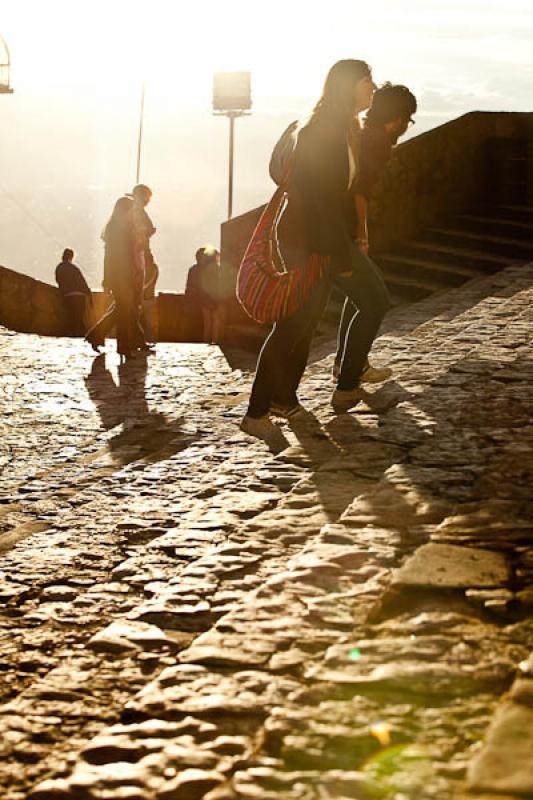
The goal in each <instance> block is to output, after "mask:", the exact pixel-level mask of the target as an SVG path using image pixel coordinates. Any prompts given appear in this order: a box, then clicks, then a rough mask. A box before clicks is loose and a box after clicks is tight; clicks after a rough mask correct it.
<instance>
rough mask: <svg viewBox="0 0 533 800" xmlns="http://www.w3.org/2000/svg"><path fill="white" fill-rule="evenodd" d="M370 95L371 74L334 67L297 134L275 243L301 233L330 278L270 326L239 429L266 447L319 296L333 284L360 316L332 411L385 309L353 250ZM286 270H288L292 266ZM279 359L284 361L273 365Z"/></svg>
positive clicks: (349, 389) (367, 267)
mask: <svg viewBox="0 0 533 800" xmlns="http://www.w3.org/2000/svg"><path fill="white" fill-rule="evenodd" d="M374 89H375V86H374V83H373V81H372V75H371V71H370V68H369V66H368V65H367V64H366V63H365V62H364V61H356V60H345V61H339V62H337V63H336V64H334V65H333V67H332V68H331V70H330V71H329V73H328V76H327V78H326V82H325V85H324V91H323V93H322V97H321V98H320V100H319V101H318V103H317V105H316V106H315V109H314V111H313V113H312V115H311V117H310V119H309V120H308V121H307V122H306V123H305V124H304V125H302V126H301V127H300V129H299V133H298V139H297V143H296V148H295V151H294V157H293V166H292V172H291V179H290V183H289V186H288V192H287V195H288V204H287V209H286V211H285V214H284V217H285V225H283V222H284V219H283V217H282V219H281V222H280V228H279V229H278V230H279V238H280V242H281V243H283V239H284V233H285V235H287V233H288V231H289V230H290V229H291V226H294V225H295V224H297V225H300V226H301V230H300V236H299V238H300V242H301V244H302V248H301V249H302V251H303V252H302V256H303V257H305V258H307V257H308V255H310V254H312V253H319V254H321V255H324V256H327V257H328V260H329V270H328V273H327V275H326V277H325V279H324V280H323V281H322V283H321V284H319V286H318V287H317V289H316V291H315V292H314V293H313V295H312V299H310V300H309V301H308V302H307V303H306V304H305V305H304V307H303V308H302V309H300V311H299V312H297V314H296V315H294V316H293V317H291V318H289V319H286V320H281V321H280V322H278V323H276V324H275V325H274V328H273V330H272V332H271V334H270V335H269V337H268V339H267V340H266V342H265V344H264V345H263V348H262V350H261V353H260V355H259V361H258V365H257V371H256V377H255V381H254V386H253V388H252V393H251V397H250V403H249V406H248V411H247V413H246V416H245V417H244V419H243V421H242V423H241V429H242V430H243V431H245V432H246V433H249V434H250V435H253V436H257V437H258V438H262V439H265V440H266V441H267V442H269V441H275V440H277V439H278V437H279V429H278V428H277V426H275V425H274V424H273V423H272V422H271V421H270V419H269V417H268V414H269V411H270V406H271V403H272V400H273V394H272V392H273V387H275V385H276V384H279V383H280V382H285V380H286V376H287V369H288V368H290V364H291V359H292V356H293V354H294V353H295V352H297V351H299V350H301V343H302V342H305V341H306V340H307V339H308V337H309V325H311V326H312V328H314V325H315V324H316V318H315V317H314V315H313V314H312V313H310V311H314V303H315V302H316V298H317V297H318V298H320V297H321V292H325V291H327V288H326V287H328V286H331V284H334V285H336V286H337V287H338V288H340V289H341V291H342V292H343V293H344V294H346V295H347V296H348V297H350V298H351V299H352V300H353V302H355V303H356V305H357V307H358V308H359V309H360V310H361V311H360V313H359V314H358V315H357V317H356V318H355V320H353V321H352V323H351V325H350V329H349V331H348V337H347V347H346V349H345V353H344V355H343V362H342V365H341V370H340V375H339V380H338V384H337V390H336V392H335V393H334V396H333V398H332V402H333V404H334V406H335V407H337V408H339V406H341V405H342V406H343V407H346V408H349V407H350V405H353V404H354V403H355V402H357V400H358V399H359V397H357V400H356V399H355V396H356V389H357V386H358V382H359V377H360V374H361V372H362V371H363V367H364V363H365V360H366V356H367V353H368V351H369V350H370V347H371V345H372V342H373V340H374V337H375V335H376V333H377V331H378V328H379V325H380V323H381V320H382V318H383V316H384V314H385V312H386V310H387V308H388V307H389V298H388V293H387V290H386V288H385V284H384V282H383V279H382V278H381V275H380V273H379V271H378V269H377V267H376V266H375V265H374V264H373V263H372V262H371V261H370V260H369V259H368V257H367V256H366V255H365V254H364V253H362V252H361V250H360V249H359V248H358V247H357V244H356V238H357V216H356V209H355V198H354V183H355V178H356V174H357V168H358V160H359V138H360V130H359V121H358V116H357V115H358V114H359V113H360V112H361V111H363V110H365V109H366V108H368V107H369V106H370V104H371V101H372V94H373V91H374ZM291 216H292V220H291ZM284 228H285V231H284ZM285 246H286V250H285V252H287V250H289V251H290V255H292V254H293V253H294V254H295V253H297V251H298V242H297V241H295V242H287V241H286V244H285ZM289 261H290V259H289ZM287 266H288V268H289V269H290V263H289V264H287ZM281 352H283V353H284V356H283V359H282V360H281V361H279V360H278V356H279V354H280V353H281ZM298 364H300V361H299V360H298ZM348 365H350V366H348ZM354 366H355V369H356V373H355V374H354V373H353V367H354ZM280 376H282V377H280Z"/></svg>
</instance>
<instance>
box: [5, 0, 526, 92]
mask: <svg viewBox="0 0 533 800" xmlns="http://www.w3.org/2000/svg"><path fill="white" fill-rule="evenodd" d="M0 33H1V34H2V35H3V36H4V37H5V38H6V40H7V41H8V43H9V44H10V47H11V51H12V60H13V83H14V84H16V85H17V87H18V90H19V91H20V92H22V91H24V92H28V93H39V92H42V91H43V90H45V91H49V90H51V89H53V90H54V91H61V90H64V91H67V92H68V90H75V91H76V92H78V93H79V97H80V99H83V92H88V93H89V94H90V95H91V96H93V95H95V96H96V97H98V99H99V100H100V101H101V100H104V99H106V98H107V99H108V101H109V102H110V103H113V102H115V100H116V98H117V97H119V98H120V97H122V98H124V97H126V96H128V95H129V94H130V92H135V90H136V86H137V84H138V81H139V80H140V78H141V76H143V77H144V78H146V80H147V83H148V85H149V87H150V91H151V92H152V94H153V96H154V97H157V98H159V99H160V100H161V101H164V102H171V103H173V104H174V103H179V104H180V106H181V107H182V108H191V107H195V108H199V107H205V104H206V103H207V104H208V103H209V101H210V92H211V81H212V73H213V71H214V70H216V69H226V68H230V69H231V68H237V69H251V70H252V71H253V83H254V90H255V91H254V93H255V96H256V102H257V107H258V108H261V107H264V106H265V105H267V104H268V105H270V103H271V100H272V98H279V99H280V100H283V98H286V97H306V98H310V99H311V98H314V97H316V94H317V92H318V91H319V88H320V85H321V83H322V81H323V77H324V73H325V71H326V70H327V68H328V67H329V66H330V65H331V63H332V62H334V61H336V60H337V59H338V58H339V57H360V58H364V59H366V60H367V61H369V62H370V63H371V64H372V65H373V66H374V71H375V73H376V77H377V78H378V80H380V79H381V80H383V79H384V78H394V79H395V80H397V81H399V80H405V81H406V82H407V81H408V80H409V82H410V84H418V85H420V84H421V83H422V82H425V83H427V82H429V81H434V82H436V83H438V84H439V85H442V86H443V87H444V86H446V85H449V86H450V87H453V88H455V89H459V90H460V89H464V90H466V89H468V90H470V91H471V90H473V89H476V88H479V89H481V90H482V91H483V90H484V91H487V89H489V91H490V88H491V87H492V88H494V87H495V85H496V84H497V83H498V78H499V77H503V78H505V77H510V74H511V70H513V69H514V70H516V72H515V75H516V77H517V79H519V78H520V73H522V72H523V70H524V69H526V71H527V73H528V75H527V77H528V79H530V78H531V74H532V73H531V65H532V45H533V12H532V10H531V1H530V0H509V1H508V2H505V3H502V2H501V0H497V1H496V0H467V1H466V2H465V0H445V1H441V0H402V1H400V0H372V2H370V0H367V2H366V3H363V2H354V0H320V1H318V0H270V1H269V2H268V3H265V4H259V3H254V2H253V1H252V0H224V2H221V0H202V2H194V0H193V2H189V3H186V2H182V0H144V2H142V1H141V0H3V1H0ZM444 65H445V69H443V66H444ZM474 65H477V67H478V75H477V76H473V75H472V68H473V67H474ZM509 90H510V92H509V93H510V95H511V96H510V101H511V102H512V85H510V86H509Z"/></svg>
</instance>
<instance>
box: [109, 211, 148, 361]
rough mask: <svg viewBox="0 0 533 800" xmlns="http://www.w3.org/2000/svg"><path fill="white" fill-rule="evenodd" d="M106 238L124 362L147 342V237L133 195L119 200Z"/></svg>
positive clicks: (118, 344)
mask: <svg viewBox="0 0 533 800" xmlns="http://www.w3.org/2000/svg"><path fill="white" fill-rule="evenodd" d="M102 238H103V240H104V242H105V256H104V288H105V289H107V290H110V291H111V292H112V294H113V299H114V301H115V314H116V328H117V352H118V354H119V355H120V357H121V361H123V360H124V361H125V360H128V359H130V358H132V357H133V355H134V353H135V350H137V349H143V347H144V345H145V341H144V332H143V330H142V327H141V323H140V306H141V301H142V291H143V284H144V264H143V240H142V238H141V237H140V236H139V234H138V228H137V225H136V220H135V205H134V201H133V200H132V199H131V198H130V197H121V198H120V199H119V200H117V202H116V203H115V207H114V209H113V213H112V215H111V217H110V219H109V222H108V223H107V225H106V227H105V230H104V233H103V237H102Z"/></svg>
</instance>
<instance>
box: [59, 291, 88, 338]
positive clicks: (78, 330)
mask: <svg viewBox="0 0 533 800" xmlns="http://www.w3.org/2000/svg"><path fill="white" fill-rule="evenodd" d="M63 302H64V304H65V311H66V312H67V324H68V332H69V335H70V336H85V330H86V327H85V320H86V315H87V297H86V295H84V294H74V295H67V296H66V297H64V298H63Z"/></svg>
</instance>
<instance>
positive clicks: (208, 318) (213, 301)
mask: <svg viewBox="0 0 533 800" xmlns="http://www.w3.org/2000/svg"><path fill="white" fill-rule="evenodd" d="M223 279H224V276H223V273H222V267H221V265H220V253H219V251H218V250H217V249H216V248H215V247H211V246H209V245H208V246H206V247H200V248H199V249H198V250H197V251H196V263H195V264H193V266H192V267H191V268H190V269H189V272H188V275H187V285H186V287H185V297H186V299H187V304H188V306H189V307H190V308H191V309H199V310H200V311H201V313H202V328H203V331H202V340H203V341H204V342H208V343H210V344H213V343H218V342H220V341H221V340H222V339H223V337H224V328H225V324H226V315H227V307H226V303H225V300H226V299H227V298H226V290H225V286H224V280H223Z"/></svg>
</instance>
